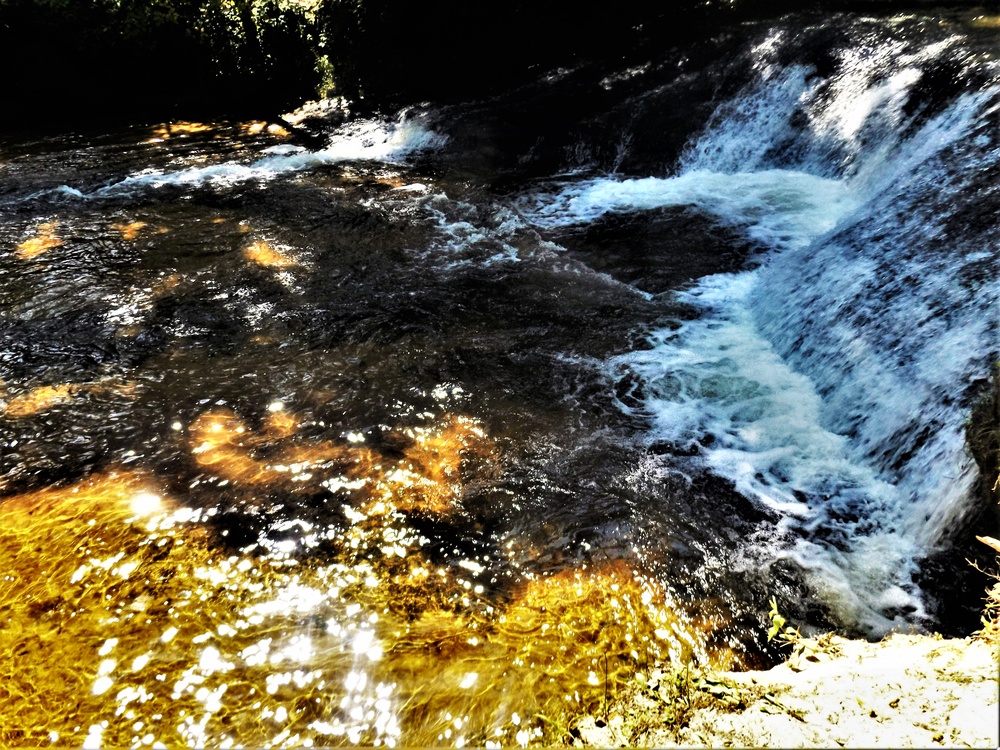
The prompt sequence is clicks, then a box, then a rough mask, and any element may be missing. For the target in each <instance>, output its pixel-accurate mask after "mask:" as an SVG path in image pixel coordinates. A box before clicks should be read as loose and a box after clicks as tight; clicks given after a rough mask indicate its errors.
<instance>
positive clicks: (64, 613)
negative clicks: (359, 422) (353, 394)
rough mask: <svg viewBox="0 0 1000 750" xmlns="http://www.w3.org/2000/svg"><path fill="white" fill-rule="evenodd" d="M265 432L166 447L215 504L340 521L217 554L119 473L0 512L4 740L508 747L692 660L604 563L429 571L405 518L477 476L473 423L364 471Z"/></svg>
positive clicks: (485, 450)
mask: <svg viewBox="0 0 1000 750" xmlns="http://www.w3.org/2000/svg"><path fill="white" fill-rule="evenodd" d="M265 411H266V416H265V417H264V418H263V419H262V421H261V422H260V423H259V424H260V426H259V428H257V429H252V428H251V426H250V425H249V423H248V422H247V421H245V420H243V419H241V418H240V417H239V416H238V415H237V414H236V413H235V412H233V411H231V410H226V409H220V408H216V409H213V410H209V411H206V412H204V413H203V414H201V415H200V416H199V417H197V418H196V419H195V420H194V421H193V422H192V423H191V424H189V425H188V426H187V427H186V428H184V427H183V426H182V431H186V433H187V442H188V445H189V450H190V454H191V456H192V459H193V460H194V461H195V462H196V464H197V465H198V466H199V467H201V468H202V469H203V470H204V471H206V472H209V474H211V475H214V476H216V477H224V478H226V479H228V480H229V481H230V484H229V485H227V486H226V488H225V489H224V490H220V491H221V492H228V491H236V489H238V487H239V486H241V485H245V486H246V487H248V488H251V489H253V488H260V487H272V488H274V487H281V486H285V485H287V483H288V482H290V481H292V480H293V479H295V478H296V477H303V476H306V475H310V479H309V480H308V481H309V483H310V484H311V485H312V486H315V487H317V488H320V489H321V490H322V491H325V492H326V493H327V495H328V497H329V499H330V502H331V503H334V504H340V505H341V506H342V509H343V511H344V516H343V517H344V518H345V519H346V520H344V521H337V522H331V523H329V524H327V525H322V524H317V523H316V522H314V521H306V520H304V519H294V518H291V519H288V518H286V519H285V520H284V521H281V522H280V523H279V524H277V525H276V527H275V528H274V529H272V532H280V533H278V537H279V538H272V536H273V534H262V535H261V537H260V538H259V539H258V541H257V542H256V543H252V544H250V545H249V546H247V547H245V548H243V549H240V550H235V549H231V548H228V547H226V546H225V545H224V543H223V537H221V536H220V534H219V530H218V527H217V526H216V521H217V520H218V518H219V515H218V509H217V508H215V507H208V508H193V507H187V506H184V505H182V504H180V503H179V502H178V500H177V499H176V498H173V497H170V496H169V495H168V493H165V492H164V491H163V489H162V487H161V486H160V485H159V484H158V482H157V480H156V478H155V477H153V476H148V475H143V474H139V473H110V474H107V475H104V476H100V477H93V478H91V479H89V480H87V481H84V482H81V483H79V484H77V485H74V486H71V487H67V488H62V489H49V490H44V491H40V492H34V493H30V494H24V495H20V496H16V497H11V498H8V499H6V500H4V501H3V503H2V504H0V569H2V570H3V571H4V572H5V579H6V580H5V587H4V590H3V593H2V594H0V613H2V614H0V617H2V620H3V626H2V627H0V652H2V653H4V654H8V655H17V658H16V659H15V658H7V659H4V661H3V664H4V665H5V666H4V667H0V672H2V673H3V674H0V678H2V681H3V682H2V684H3V685H5V686H6V687H4V688H3V689H4V691H5V695H6V696H7V698H6V699H5V700H4V701H3V702H2V703H0V726H3V727H14V728H15V729H14V730H13V732H14V734H11V731H12V730H5V732H6V734H5V735H4V739H5V741H8V742H10V741H11V739H12V738H14V739H17V740H18V741H19V742H21V741H25V742H26V741H32V742H34V741H39V742H41V741H42V740H44V741H46V742H47V741H48V738H49V736H50V733H53V734H54V735H56V736H58V738H59V741H60V742H61V743H66V744H71V745H76V746H92V747H120V746H121V747H124V746H130V747H140V746H150V745H154V746H155V745H157V744H160V745H162V746H167V747H175V746H187V747H203V746H219V747H223V746H237V745H243V746H245V745H251V746H257V747H292V746H295V747H299V746H310V745H320V746H322V745H331V744H347V745H372V746H379V745H384V746H388V747H394V746H396V745H400V744H403V745H453V746H455V747H462V746H464V745H466V744H472V745H479V746H482V745H484V744H486V743H490V744H491V745H513V744H518V745H527V744H532V743H542V742H552V741H558V740H560V739H561V737H560V736H559V735H558V729H557V728H558V727H560V726H562V724H560V722H561V721H563V719H560V718H559V717H566V716H569V715H572V714H574V713H576V712H579V711H585V710H594V709H595V708H597V707H599V705H600V704H601V702H602V701H604V700H606V699H607V696H608V694H609V692H611V693H613V692H614V691H615V690H616V689H617V687H618V686H619V685H620V684H622V683H623V682H625V681H627V680H628V679H630V678H631V677H632V676H633V675H634V674H635V673H636V672H637V671H639V670H642V669H644V668H647V667H648V665H649V664H650V663H652V662H654V661H667V660H672V661H691V660H701V661H711V660H712V658H714V657H713V656H712V655H710V654H709V653H708V652H707V651H706V648H705V646H704V641H705V636H704V634H703V633H701V632H699V631H698V630H697V629H696V628H694V627H693V626H692V625H691V624H690V623H689V622H687V620H686V619H685V618H684V617H682V616H681V615H680V614H678V609H677V607H676V606H675V605H674V604H673V601H672V596H671V594H670V592H669V591H668V590H667V589H665V588H664V587H663V586H661V585H660V584H658V583H657V582H656V581H655V580H654V579H652V578H651V577H649V576H647V575H645V574H643V573H642V572H641V571H638V570H636V569H634V568H633V567H630V566H629V565H628V564H626V563H624V562H622V561H616V560H607V561H603V562H601V561H594V562H592V563H587V564H584V565H583V566H582V567H580V568H578V569H576V568H574V569H566V570H563V571H561V572H558V573H555V574H553V575H548V576H533V575H531V574H529V573H527V572H524V571H521V572H520V573H517V571H516V569H515V570H514V571H513V572H514V573H516V574H517V575H518V576H520V578H521V580H522V583H520V584H519V585H517V586H515V587H514V588H513V589H510V588H509V587H508V588H507V589H505V590H499V589H496V588H495V587H494V586H491V583H490V582H491V581H495V580H496V574H497V572H498V569H497V566H498V565H501V562H500V561H498V560H494V559H491V558H490V557H489V556H488V555H483V556H481V557H477V558H469V557H461V558H458V559H455V560H454V561H453V562H451V563H448V564H441V563H440V562H435V561H434V556H433V555H432V554H430V553H431V550H429V549H427V547H426V545H427V542H428V540H427V539H425V538H424V537H423V535H422V534H420V533H419V532H418V531H417V530H416V529H415V528H414V527H413V525H412V521H413V519H415V518H417V517H424V516H426V517H433V518H447V517H448V515H449V514H451V513H454V512H456V510H457V509H459V508H460V506H461V498H462V496H463V488H464V485H465V482H466V481H467V480H468V477H469V476H470V471H472V472H473V473H475V472H482V471H495V470H496V469H495V464H496V462H497V456H496V447H495V446H494V445H493V444H492V442H491V441H490V440H489V439H488V437H487V435H486V434H485V431H484V430H483V429H482V427H481V426H480V425H479V424H478V423H477V422H476V421H475V420H472V419H468V418H465V417H460V416H450V417H443V418H441V419H439V420H438V421H437V422H436V423H435V424H433V425H430V426H426V427H422V428H419V429H418V428H414V427H409V428H405V429H402V430H401V431H400V436H399V438H400V439H399V441H397V442H396V443H395V444H394V445H395V446H396V448H395V449H394V450H393V451H391V452H388V453H383V452H381V451H380V450H379V449H376V448H375V447H372V446H369V445H367V443H366V441H365V440H364V439H363V435H362V434H361V433H350V437H348V438H345V439H344V440H343V442H334V441H329V440H325V441H324V440H318V439H307V438H305V437H303V436H302V435H301V434H300V432H299V430H300V427H299V424H300V422H301V419H300V418H298V417H296V416H295V414H294V413H293V412H292V411H291V410H289V409H288V408H287V407H286V406H285V404H284V403H283V402H280V401H276V402H272V403H271V404H270V407H268V408H266V409H265ZM470 462H471V463H470ZM470 467H471V468H470ZM491 467H492V468H491ZM473 470H474V471H473ZM206 476H208V475H206ZM234 488H236V489H234ZM413 514H416V515H413ZM282 534H284V535H286V536H284V537H282V536H281V535H282ZM288 534H291V536H287V535H288ZM320 550H322V552H320ZM502 564H503V565H505V566H508V567H509V566H511V565H512V563H511V562H510V561H509V560H508V561H506V562H503V563H502ZM515 568H516V566H515ZM67 705H73V706H76V707H77V708H76V709H75V710H74V711H73V712H67V711H66V709H65V707H66V706H67ZM553 732H556V734H553Z"/></svg>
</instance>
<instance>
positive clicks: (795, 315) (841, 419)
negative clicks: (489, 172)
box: [521, 35, 1000, 635]
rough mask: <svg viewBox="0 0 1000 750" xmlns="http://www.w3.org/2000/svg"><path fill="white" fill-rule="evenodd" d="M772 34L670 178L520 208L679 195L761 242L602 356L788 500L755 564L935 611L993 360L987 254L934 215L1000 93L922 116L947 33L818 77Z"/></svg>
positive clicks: (655, 421)
mask: <svg viewBox="0 0 1000 750" xmlns="http://www.w3.org/2000/svg"><path fill="white" fill-rule="evenodd" d="M780 42H781V40H780V39H778V38H776V36H774V35H772V38H770V39H768V40H766V41H765V42H764V43H762V44H761V45H760V47H759V48H758V63H757V69H756V75H755V80H754V81H753V82H752V83H751V84H750V85H748V86H747V87H745V88H744V90H743V91H742V92H740V94H738V95H737V96H736V97H735V98H733V99H732V100H730V101H728V102H726V103H724V104H722V105H721V106H720V107H719V108H718V109H717V110H716V112H715V114H714V115H713V117H712V118H711V120H710V121H709V123H708V125H707V126H706V128H705V130H704V131H703V132H702V133H700V134H699V135H698V136H697V137H696V138H695V139H693V140H692V141H691V142H690V143H689V145H688V146H687V147H686V148H685V149H684V152H683V154H682V156H681V158H680V160H679V163H678V166H677V168H676V171H675V172H674V173H673V174H671V175H669V176H664V177H658V176H649V177H638V178H623V177H621V176H618V175H606V176H600V177H591V178H588V179H584V180H578V181H565V182H563V183H560V184H557V185H556V186H555V188H553V187H552V186H551V185H549V186H546V187H545V188H543V189H542V190H539V191H536V192H534V193H532V194H529V195H527V196H525V197H524V198H523V199H522V202H521V207H522V209H523V212H524V215H525V216H527V217H528V219H529V220H530V221H531V222H533V223H535V224H536V225H537V226H539V227H543V228H547V229H558V228H564V227H573V226H580V225H586V224H588V223H593V222H594V221H596V220H598V219H600V218H601V217H602V216H605V215H607V214H611V213H633V212H641V211H647V210H655V209H660V208H664V207H683V208H687V209H689V210H694V211H696V212H698V213H701V214H703V215H707V216H709V217H711V218H712V219H713V220H715V221H716V222H718V223H719V224H722V225H724V226H727V227H730V228H733V229H736V230H738V231H740V232H741V233H743V234H744V235H745V236H746V237H747V238H748V239H750V240H752V241H753V243H755V244H756V245H758V246H759V247H761V248H763V249H764V253H763V254H762V255H761V256H760V257H759V259H758V262H757V263H756V264H755V267H753V268H751V269H749V270H745V271H742V272H738V273H728V274H719V275H715V276H710V277H708V278H704V279H701V280H700V281H698V282H697V283H696V284H695V285H694V286H692V287H691V288H689V289H686V290H683V291H680V292H677V293H675V294H674V295H673V297H674V299H676V300H677V301H680V302H683V303H686V304H687V305H689V306H691V307H692V308H693V309H695V310H696V311H697V313H698V315H697V317H696V318H695V319H694V320H689V321H684V322H680V323H679V324H675V325H671V326H670V327H667V328H662V329H658V330H652V331H651V332H650V334H649V336H648V341H647V344H648V346H647V347H646V348H642V349H640V350H636V351H632V352H629V353H626V354H624V355H622V356H619V357H617V358H614V359H613V360H612V361H611V362H609V369H610V371H611V372H612V373H614V374H615V375H617V376H618V377H619V378H621V377H625V376H626V375H627V374H631V375H634V376H638V378H639V380H640V382H641V383H642V384H643V390H644V393H645V397H644V405H643V410H644V412H645V414H646V415H647V417H648V419H649V422H650V424H651V429H650V439H651V440H654V441H667V442H668V443H670V444H673V445H675V446H677V447H678V448H682V449H684V450H687V451H690V450H692V449H693V450H695V451H696V452H697V453H698V455H699V459H698V462H699V464H700V466H701V467H702V468H703V469H706V470H708V471H710V472H712V473H715V474H718V475H721V476H723V477H725V478H727V479H729V480H730V481H731V482H732V483H733V485H734V486H735V488H736V489H737V490H738V491H739V492H740V493H742V494H743V495H745V496H748V497H751V498H754V499H756V500H757V501H758V502H760V503H761V504H763V505H765V506H767V507H769V508H771V509H772V510H775V511H777V512H779V513H780V514H781V517H782V519H783V520H782V521H781V522H780V523H779V524H778V525H777V527H776V528H775V529H774V530H773V536H772V537H771V541H770V542H768V543H766V544H765V545H764V548H763V549H760V550H757V551H756V554H754V555H751V556H750V557H752V558H753V559H754V563H753V564H759V563H760V562H761V559H762V557H763V558H764V560H765V564H767V562H766V561H767V558H770V560H771V561H772V562H773V561H776V560H785V561H790V562H792V563H793V564H794V565H795V566H797V568H798V569H799V570H800V571H802V573H803V575H804V576H805V577H806V579H807V581H808V582H809V585H810V587H811V588H812V589H813V591H814V592H815V593H816V594H817V595H818V597H819V598H820V600H822V601H824V602H825V604H826V605H827V606H828V607H830V608H831V609H832V611H833V612H834V613H835V617H836V618H837V619H838V620H839V621H840V622H841V623H842V624H844V625H846V626H848V627H852V628H857V629H859V630H861V631H863V632H868V633H870V634H872V635H879V634H882V633H885V632H887V631H889V630H891V629H893V628H899V627H906V626H909V625H912V624H913V623H917V624H919V623H920V622H921V621H923V620H924V619H925V618H926V617H927V615H928V612H927V611H926V609H925V604H924V600H923V597H922V594H921V592H920V590H919V588H918V586H917V585H916V583H915V582H914V579H915V576H916V575H917V573H918V570H919V565H920V560H921V559H923V558H924V557H926V556H927V555H929V554H931V553H932V552H933V551H934V550H935V549H936V548H937V546H938V545H940V544H942V543H944V542H945V541H946V539H947V537H948V534H949V531H950V530H951V529H952V528H953V527H954V526H955V525H957V524H958V523H959V522H960V521H961V518H962V517H963V515H964V514H966V513H968V512H969V510H970V506H971V505H972V503H973V500H972V499H971V497H970V494H971V488H972V486H973V484H974V483H975V480H976V478H977V472H976V468H975V465H974V463H973V462H972V461H971V459H970V458H969V456H968V454H967V451H966V449H965V444H964V424H965V420H966V418H967V404H968V400H967V398H965V397H964V396H963V394H965V393H966V392H967V389H968V388H969V387H970V385H971V384H972V383H973V382H974V381H975V380H976V379H978V378H981V377H982V376H983V373H984V372H985V371H986V370H987V368H988V364H989V358H990V356H994V357H995V356H996V351H997V334H996V331H997V314H996V313H997V311H998V310H1000V294H998V282H997V274H996V273H995V271H996V250H997V247H996V240H995V238H994V237H992V236H991V235H990V234H989V232H988V231H986V230H984V229H983V228H981V227H980V228H976V227H975V226H973V227H958V226H954V224H952V226H951V227H950V228H947V229H946V228H945V227H946V225H947V224H948V223H949V222H948V217H949V214H952V213H954V212H956V210H957V207H958V206H961V205H962V204H963V202H965V201H969V200H973V197H972V196H974V195H975V194H976V193H977V192H978V191H980V190H981V184H980V183H979V182H978V181H977V180H978V175H980V174H981V173H982V172H983V171H984V170H990V169H995V168H996V167H997V164H998V159H1000V156H998V155H1000V149H998V147H997V140H996V129H995V127H993V125H994V124H995V119H996V118H995V115H996V112H997V109H998V106H1000V104H998V101H1000V92H998V89H997V88H996V87H995V86H992V87H987V88H985V89H983V90H981V91H979V92H978V93H974V94H964V95H960V96H958V97H957V98H956V99H955V100H954V101H953V102H951V103H950V105H949V106H947V107H946V108H944V109H942V111H940V112H937V113H934V114H933V115H932V116H924V117H922V118H921V117H917V116H915V115H914V114H913V113H912V112H909V111H908V110H907V102H908V100H909V99H910V97H911V96H912V93H913V92H912V89H913V87H914V86H916V85H917V84H918V83H919V82H920V80H921V78H922V75H923V73H922V67H921V66H922V65H925V64H927V63H929V62H933V61H935V60H937V59H938V58H939V57H940V56H943V55H945V54H947V53H948V52H949V50H950V49H951V47H952V42H951V41H949V40H945V41H944V42H937V43H933V44H927V45H924V46H923V47H918V48H917V49H912V48H907V47H905V45H902V44H900V43H896V42H892V41H885V42H881V43H880V44H878V45H876V46H875V47H874V48H873V49H870V50H868V52H867V53H866V54H859V53H858V51H857V50H842V51H841V53H840V54H841V59H840V68H839V71H838V73H837V74H835V75H834V76H833V77H832V78H830V79H824V78H822V77H820V76H817V75H815V74H814V72H813V71H812V70H810V69H809V68H808V67H804V66H789V67H782V66H780V65H777V64H776V63H775V62H774V61H773V60H772V59H771V57H772V53H773V51H774V49H776V47H777V46H778V45H779V43H780ZM921 114H922V113H921ZM991 311H992V312H991ZM623 408H629V407H625V406H624V405H623Z"/></svg>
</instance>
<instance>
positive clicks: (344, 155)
mask: <svg viewBox="0 0 1000 750" xmlns="http://www.w3.org/2000/svg"><path fill="white" fill-rule="evenodd" d="M445 140H446V136H444V135H441V134H440V133H437V132H435V131H434V130H432V129H430V128H428V127H427V126H426V125H425V124H424V123H422V122H420V121H419V120H417V119H407V117H406V116H405V114H404V115H401V116H400V118H398V119H397V120H395V121H389V120H384V119H369V120H355V121H353V122H350V123H348V124H346V125H344V126H342V127H340V128H338V129H337V131H336V132H335V133H334V135H333V136H332V137H331V138H330V142H329V144H328V145H327V146H326V148H323V149H320V150H318V151H309V150H307V149H305V148H302V147H301V146H291V145H282V146H275V147H272V148H269V149H266V150H265V151H264V152H263V155H262V156H261V158H259V159H257V160H256V161H253V162H250V163H249V164H243V163H239V162H224V163H222V164H213V165H210V166H204V167H190V168H188V169H182V170H179V171H175V172H164V171H160V170H144V171H141V172H137V173H135V174H132V175H129V176H128V177H126V178H125V179H123V180H121V181H119V182H116V183H114V184H112V185H108V186H107V187H103V188H101V189H99V190H96V191H95V192H93V193H91V194H89V195H85V194H83V193H80V191H78V190H76V189H74V188H71V187H66V186H63V187H61V188H58V189H57V190H59V191H61V192H63V193H66V194H68V195H73V196H76V197H98V196H107V195H117V194H121V193H129V192H134V191H137V190H143V189H146V188H160V187H164V186H167V185H180V186H192V185H200V184H204V183H209V184H214V185H222V186H224V185H236V184H240V183H245V182H261V181H267V180H271V179H274V178H275V177H278V176H280V175H283V174H287V173H290V172H298V171H301V170H304V169H310V168H312V167H317V166H322V165H326V164H336V163H340V162H350V161H378V162H384V163H387V164H398V163H401V162H404V161H405V160H406V159H407V158H409V157H410V156H412V155H413V154H415V153H418V152H420V151H426V150H431V149H435V148H439V147H440V146H441V145H442V144H443V143H444V142H445Z"/></svg>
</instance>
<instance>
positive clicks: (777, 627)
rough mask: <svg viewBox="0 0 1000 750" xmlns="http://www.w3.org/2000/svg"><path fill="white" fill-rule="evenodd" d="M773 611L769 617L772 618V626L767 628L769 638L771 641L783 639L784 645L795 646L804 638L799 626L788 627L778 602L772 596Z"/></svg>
mask: <svg viewBox="0 0 1000 750" xmlns="http://www.w3.org/2000/svg"><path fill="white" fill-rule="evenodd" d="M770 604H771V611H770V612H768V618H769V619H770V620H771V627H769V628H768V629H767V640H768V642H771V641H773V640H775V639H778V640H779V641H781V643H782V645H785V646H794V645H796V644H797V643H799V642H800V641H801V640H802V634H801V633H800V632H799V629H798V628H792V627H786V622H787V621H786V620H785V618H784V617H783V616H782V615H781V613H780V612H779V611H778V602H777V601H776V600H775V599H774V597H771V602H770Z"/></svg>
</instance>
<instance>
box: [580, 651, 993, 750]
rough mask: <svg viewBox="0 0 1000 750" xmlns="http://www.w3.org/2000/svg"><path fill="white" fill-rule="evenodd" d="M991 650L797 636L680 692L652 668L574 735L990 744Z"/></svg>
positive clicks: (659, 743) (775, 742) (635, 742)
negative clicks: (775, 654)
mask: <svg viewBox="0 0 1000 750" xmlns="http://www.w3.org/2000/svg"><path fill="white" fill-rule="evenodd" d="M998 659H1000V649H998V644H996V643H993V644H991V643H989V642H988V641H987V640H986V639H984V638H975V637H973V638H964V639H958V638H955V639H944V638H941V637H940V636H935V635H918V634H894V635H892V636H890V637H889V638H887V639H886V640H884V641H882V642H879V643H869V642H866V641H858V640H849V639H845V638H841V637H839V636H831V635H827V636H823V637H820V638H815V639H801V640H800V641H799V642H798V643H797V644H796V646H795V649H794V651H793V653H792V656H791V657H790V658H789V659H788V661H786V662H784V663H783V664H781V665H779V666H777V667H774V668H773V669H770V670H767V671H757V672H727V673H722V674H719V675H715V676H712V677H707V676H697V677H695V676H691V675H689V676H687V677H686V678H682V681H683V680H684V679H686V681H687V684H686V687H683V688H682V690H681V691H680V692H679V693H678V692H677V690H676V685H677V679H676V676H675V675H667V674H664V673H656V672H654V673H653V675H652V676H651V679H649V680H645V684H641V685H637V687H636V689H635V690H634V692H632V693H631V694H630V695H628V696H627V697H626V696H623V699H622V700H621V701H619V702H618V703H617V705H616V707H614V708H612V710H611V711H610V712H609V715H608V717H607V719H604V718H602V717H588V718H586V719H583V720H582V721H581V722H580V723H579V724H578V725H577V726H576V728H575V731H574V732H573V736H574V742H573V744H574V746H599V747H621V746H631V747H785V748H788V747H869V748H870V747H894V748H898V747H924V748H926V747H984V748H985V747H991V748H992V747H997V745H998V742H1000V736H998V727H1000V716H998V698H997V696H998V663H1000V662H998ZM671 682H672V683H673V684H671V685H670V686H669V689H665V687H666V683H671ZM678 702H679V703H680V704H681V705H680V708H681V712H680V713H681V714H683V715H679V712H678ZM685 703H686V706H685ZM685 708H686V710H684V709H685Z"/></svg>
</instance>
